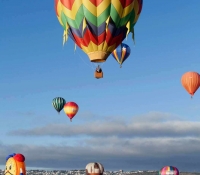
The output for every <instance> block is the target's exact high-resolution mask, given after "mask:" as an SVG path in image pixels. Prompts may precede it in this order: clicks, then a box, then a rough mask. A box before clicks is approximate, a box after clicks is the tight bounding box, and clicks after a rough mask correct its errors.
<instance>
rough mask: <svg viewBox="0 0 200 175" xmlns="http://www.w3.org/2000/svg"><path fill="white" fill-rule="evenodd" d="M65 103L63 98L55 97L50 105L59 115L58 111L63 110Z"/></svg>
mask: <svg viewBox="0 0 200 175" xmlns="http://www.w3.org/2000/svg"><path fill="white" fill-rule="evenodd" d="M65 103H66V101H65V99H64V98H62V97H56V98H54V99H53V102H52V105H53V107H54V108H55V109H56V111H58V113H60V111H61V110H62V109H63V107H64V105H65Z"/></svg>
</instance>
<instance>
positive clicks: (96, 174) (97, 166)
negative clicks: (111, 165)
mask: <svg viewBox="0 0 200 175" xmlns="http://www.w3.org/2000/svg"><path fill="white" fill-rule="evenodd" d="M85 171H86V175H103V172H104V167H103V165H102V164H101V163H97V162H94V163H88V164H87V165H86V167H85Z"/></svg>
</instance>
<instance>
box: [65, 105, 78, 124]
mask: <svg viewBox="0 0 200 175" xmlns="http://www.w3.org/2000/svg"><path fill="white" fill-rule="evenodd" d="M78 108H79V107H78V105H77V104H76V103H74V102H68V103H66V104H65V106H64V111H65V114H66V115H67V116H68V117H69V118H70V121H72V118H73V117H74V116H75V115H76V113H77V112H78Z"/></svg>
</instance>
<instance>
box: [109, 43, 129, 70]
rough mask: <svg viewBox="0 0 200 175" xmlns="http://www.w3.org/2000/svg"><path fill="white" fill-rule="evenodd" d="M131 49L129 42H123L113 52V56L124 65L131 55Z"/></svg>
mask: <svg viewBox="0 0 200 175" xmlns="http://www.w3.org/2000/svg"><path fill="white" fill-rule="evenodd" d="M130 53H131V49H130V47H129V46H128V45H127V44H124V43H121V44H120V45H119V46H118V47H117V48H116V49H115V50H114V51H113V52H112V56H113V57H114V58H115V60H116V61H117V62H118V63H119V64H120V67H122V64H123V62H124V61H125V60H126V59H127V58H128V57H129V55H130Z"/></svg>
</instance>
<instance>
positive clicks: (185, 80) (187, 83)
mask: <svg viewBox="0 0 200 175" xmlns="http://www.w3.org/2000/svg"><path fill="white" fill-rule="evenodd" d="M181 83H182V86H183V87H184V88H185V90H186V91H187V92H188V93H189V94H190V95H191V96H193V95H194V93H195V92H196V91H197V89H198V88H199V85H200V75H199V74H198V73H197V72H186V73H185V74H184V75H183V76H182V78H181Z"/></svg>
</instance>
